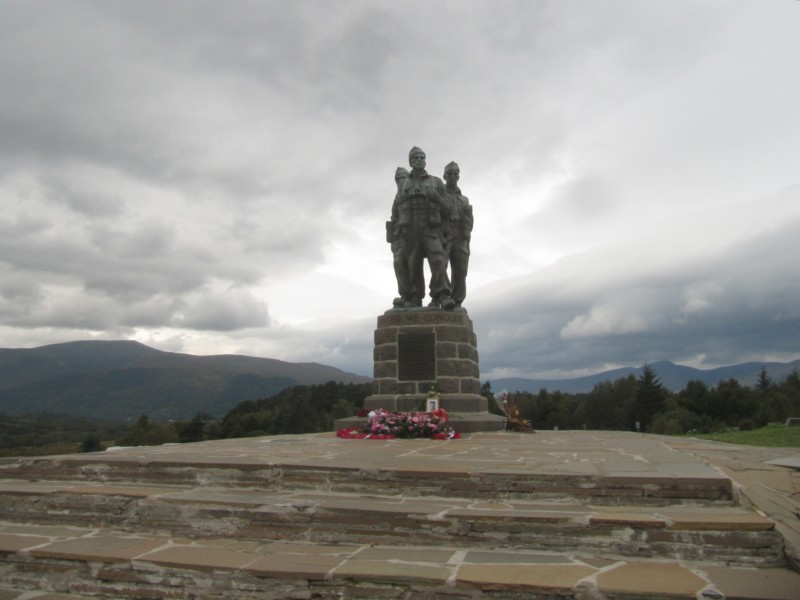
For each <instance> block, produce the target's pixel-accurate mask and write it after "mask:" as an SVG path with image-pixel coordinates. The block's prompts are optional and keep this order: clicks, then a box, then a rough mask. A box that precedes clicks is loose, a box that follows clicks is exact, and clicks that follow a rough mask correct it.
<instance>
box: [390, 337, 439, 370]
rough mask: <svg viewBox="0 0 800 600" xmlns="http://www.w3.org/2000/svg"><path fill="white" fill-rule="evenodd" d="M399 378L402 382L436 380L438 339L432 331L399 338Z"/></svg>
mask: <svg viewBox="0 0 800 600" xmlns="http://www.w3.org/2000/svg"><path fill="white" fill-rule="evenodd" d="M397 378H398V379H399V380H400V381H433V380H435V379H436V337H435V335H434V333H433V332H432V331H424V332H415V333H401V334H399V335H398V336H397Z"/></svg>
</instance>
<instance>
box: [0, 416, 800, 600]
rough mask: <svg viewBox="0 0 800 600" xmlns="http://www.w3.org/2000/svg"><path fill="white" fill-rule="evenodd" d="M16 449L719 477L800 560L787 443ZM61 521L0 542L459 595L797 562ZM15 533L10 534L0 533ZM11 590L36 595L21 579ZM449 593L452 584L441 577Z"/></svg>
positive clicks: (745, 572) (732, 592)
mask: <svg viewBox="0 0 800 600" xmlns="http://www.w3.org/2000/svg"><path fill="white" fill-rule="evenodd" d="M26 460H27V461H28V462H29V463H31V464H34V463H38V462H44V463H51V464H53V465H54V466H57V467H58V468H67V469H69V468H70V467H74V468H80V467H81V466H83V465H87V466H88V465H93V467H91V468H92V469H96V468H97V465H101V467H102V465H108V467H109V468H110V469H122V470H126V469H127V470H128V471H130V470H131V469H140V470H141V469H162V470H163V468H164V467H194V468H215V467H219V468H227V469H238V470H251V471H259V472H264V470H268V469H270V468H285V467H288V466H295V467H299V468H308V469H309V470H312V471H313V470H314V469H318V468H325V469H331V470H334V471H336V470H338V471H342V472H344V473H345V474H346V473H347V472H348V471H350V470H353V469H356V470H358V471H360V472H363V471H374V472H377V473H393V474H395V475H396V474H398V473H399V474H401V475H403V476H404V477H407V478H409V479H410V478H414V477H415V475H418V476H420V477H425V478H428V477H431V476H434V477H435V478H441V479H452V478H458V477H459V476H474V475H476V474H484V475H487V476H496V477H498V478H504V477H510V478H513V477H514V476H515V475H517V474H524V473H536V474H538V475H542V476H545V477H546V476H547V475H552V476H554V477H563V476H574V477H575V478H577V480H578V481H580V479H581V478H583V477H586V478H592V479H594V480H607V481H615V482H620V481H639V482H640V485H641V484H642V483H643V484H644V487H645V488H646V487H647V485H648V483H647V482H648V481H651V480H652V481H655V480H660V481H664V480H665V479H666V480H670V479H672V480H674V481H676V482H682V483H683V484H686V483H687V482H688V483H689V484H691V483H692V482H694V483H697V484H700V485H707V486H708V489H712V490H715V489H723V487H724V486H723V487H719V486H720V485H721V484H722V482H727V481H728V478H730V479H731V480H732V481H733V483H734V492H735V495H736V496H737V499H738V500H739V501H740V502H742V503H743V504H744V505H745V506H748V505H752V507H753V508H755V509H756V511H757V512H756V514H757V513H758V512H760V513H762V514H763V515H765V516H767V517H769V518H770V519H772V520H774V521H775V523H776V526H777V529H778V530H779V531H780V532H781V533H782V534H783V536H784V538H785V540H786V544H787V547H786V552H787V558H788V559H789V562H790V564H792V566H793V567H794V568H795V569H797V566H798V564H800V561H799V560H798V548H800V472H798V470H797V469H798V467H800V449H765V448H750V447H742V446H734V445H729V444H720V443H712V442H704V441H699V440H695V439H690V438H676V437H667V436H650V435H640V434H634V433H624V432H582V431H570V432H558V431H553V432H550V431H544V432H537V433H536V434H533V435H531V434H516V433H508V432H504V433H474V434H468V435H465V436H464V437H463V438H462V439H458V440H450V441H431V440H385V441H378V440H340V439H338V438H336V437H335V435H334V434H332V433H326V434H309V435H296V436H274V437H262V438H245V439H235V440H219V441H212V442H204V443H201V444H183V445H169V446H159V447H148V448H119V449H113V450H111V451H107V452H105V453H100V454H95V455H68V456H62V457H57V458H42V459H26ZM6 466H11V465H6ZM45 471H47V469H45ZM55 473H57V471H55V470H54V471H50V472H49V474H50V475H53V474H55ZM164 483H167V482H164ZM440 500H441V499H440ZM723 501H724V498H723ZM67 529H69V528H66V529H65V528H64V527H61V528H58V527H46V526H33V525H30V526H27V528H26V527H24V526H21V525H13V524H6V525H5V526H3V524H0V542H2V543H0V552H9V551H11V552H14V551H20V550H22V551H23V552H27V553H29V554H30V555H31V556H33V557H36V556H39V557H52V558H59V557H61V558H67V559H80V557H82V556H83V557H85V558H86V559H87V560H99V561H102V562H108V563H119V561H123V562H126V564H127V561H135V562H137V563H140V564H153V565H158V566H160V567H162V568H167V569H168V568H177V569H180V568H190V569H195V570H201V571H202V570H216V571H219V570H225V569H228V570H230V571H231V572H236V573H239V575H237V576H239V577H245V576H257V577H265V576H266V577H284V578H285V577H287V576H293V575H294V576H298V577H303V578H305V579H308V580H312V579H313V580H319V581H320V582H322V581H323V580H325V581H328V582H330V581H331V577H333V579H334V580H337V579H339V578H345V579H346V578H348V577H353V578H366V579H370V580H373V581H377V582H380V581H382V580H383V581H387V582H388V581H403V580H404V579H405V580H409V581H411V580H420V581H426V582H428V583H429V584H434V585H438V584H441V585H445V584H447V585H450V586H455V589H456V590H458V589H462V590H463V591H464V593H465V595H464V597H465V598H466V597H472V596H469V590H470V589H482V590H484V591H487V590H492V589H494V590H498V591H499V590H503V589H507V590H518V591H523V590H527V591H528V592H531V593H539V594H551V593H552V594H556V595H560V594H566V595H569V594H570V590H572V591H573V592H575V591H576V590H578V591H579V590H580V589H581V586H589V587H587V593H588V592H589V590H590V589H595V590H601V591H603V592H604V593H606V594H610V595H611V596H614V597H626V598H627V597H637V598H638V597H639V595H641V597H670V598H695V597H698V598H700V597H703V598H721V597H723V596H722V595H723V594H724V597H727V598H742V599H754V600H755V599H759V598H770V599H776V600H777V599H780V600H797V599H798V598H800V592H798V590H800V575H798V574H797V573H794V572H792V571H789V570H785V569H751V568H726V567H723V566H714V565H704V566H703V565H701V566H699V567H698V566H697V565H692V564H688V563H684V562H682V561H675V562H663V561H662V562H658V561H655V562H654V561H636V560H617V559H613V560H605V559H603V558H594V559H586V558H583V559H581V558H580V557H574V556H569V555H567V554H558V553H546V552H533V551H515V552H514V551H504V550H502V549H489V550H486V549H483V550H482V549H465V548H458V547H441V546H437V547H429V548H419V547H417V548H402V547H381V546H379V545H378V546H376V545H370V544H367V545H359V544H345V545H326V544H308V545H307V546H305V547H303V546H304V545H303V544H299V545H293V544H291V543H288V542H284V543H280V542H277V543H258V542H254V541H238V542H237V541H235V540H216V541H215V540H205V541H204V540H192V539H179V538H174V539H164V538H161V537H158V536H149V535H137V536H131V535H130V534H124V533H115V532H111V531H94V530H92V529H90V528H79V527H76V528H74V529H75V531H72V530H70V531H67ZM79 529H80V531H79ZM84 529H85V531H84ZM23 530H24V531H23ZM21 536H22V537H21ZM22 538H26V539H22ZM14 544H22V546H16V547H12V546H13V545H14ZM5 546H8V547H5ZM299 556H303V558H302V559H300V558H298V557H299ZM132 564H133V563H132ZM105 571H106V572H107V573H106V575H107V576H109V577H112V578H113V577H114V576H115V575H114V570H113V567H107V568H105ZM119 576H120V577H122V575H119ZM1 588H2V585H0V600H5V599H6V598H17V597H18V596H15V595H12V594H13V592H11V591H8V592H7V595H4V594H6V593H5V592H3V590H2V589H1ZM704 591H705V592H706V593H704ZM715 593H716V594H718V595H716V596H714V594H715ZM709 594H710V595H709ZM24 597H25V598H26V599H27V598H36V597H42V598H44V597H45V596H37V594H36V593H35V592H34V593H30V592H29V593H28V594H27V595H25V596H24ZM59 597H61V596H59ZM63 597H64V598H68V597H69V598H73V597H75V596H63ZM286 597H289V596H286ZM376 597H377V596H376ZM387 597H388V596H387ZM448 597H450V596H448ZM452 597H453V598H456V597H458V598H460V597H461V596H460V595H458V593H456V592H455V590H454V592H453V593H452ZM498 597H500V596H498ZM575 597H579V595H577V596H575ZM588 597H589V596H587V598H588Z"/></svg>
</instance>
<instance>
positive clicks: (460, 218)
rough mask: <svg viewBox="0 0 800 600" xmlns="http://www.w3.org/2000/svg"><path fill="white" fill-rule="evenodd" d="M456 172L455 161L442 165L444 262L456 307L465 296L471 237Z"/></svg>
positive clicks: (466, 200) (466, 205) (469, 216)
mask: <svg viewBox="0 0 800 600" xmlns="http://www.w3.org/2000/svg"><path fill="white" fill-rule="evenodd" d="M460 175H461V171H460V169H459V168H458V164H456V163H455V162H451V163H450V164H448V165H447V166H445V168H444V181H445V200H446V201H447V206H448V208H449V209H450V211H449V212H450V215H449V218H447V219H445V220H444V222H443V224H442V231H443V233H444V256H445V262H447V263H449V265H450V282H451V284H452V286H453V288H452V290H453V294H452V295H453V301H454V302H455V303H456V307H459V308H460V307H461V303H462V302H464V298H466V296H467V269H468V267H469V240H470V237H472V225H473V223H474V219H473V216H472V206H471V205H470V203H469V198H467V197H466V196H464V195H463V194H462V193H461V190H460V189H459V187H458V180H459V177H460Z"/></svg>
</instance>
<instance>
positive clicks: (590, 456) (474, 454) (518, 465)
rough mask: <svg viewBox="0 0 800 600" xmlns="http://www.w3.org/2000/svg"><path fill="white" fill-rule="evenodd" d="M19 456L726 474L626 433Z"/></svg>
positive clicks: (654, 439) (71, 461)
mask: <svg viewBox="0 0 800 600" xmlns="http://www.w3.org/2000/svg"><path fill="white" fill-rule="evenodd" d="M199 449H202V451H198V450H199ZM20 460H21V461H22V462H27V463H30V464H36V463H49V462H52V463H57V464H58V465H64V466H67V465H90V464H106V465H115V466H129V467H141V466H144V465H151V466H183V467H197V466H217V467H225V466H236V467H237V468H262V467H270V466H279V465H296V466H306V467H320V466H322V467H325V468H336V469H340V470H348V469H377V470H381V469H393V470H397V471H399V472H401V473H403V474H405V475H407V476H408V477H413V476H414V475H415V473H426V474H431V473H434V474H441V475H442V476H450V477H453V476H458V475H468V474H470V473H475V472H485V471H495V472H504V471H508V472H520V471H523V472H525V471H536V472H538V473H553V474H563V473H566V472H568V473H572V474H584V475H589V476H626V475H634V474H635V475H642V474H651V475H668V474H673V475H675V476H676V477H684V478H693V477H708V478H718V477H719V476H720V474H719V472H718V471H717V470H715V469H714V468H712V467H709V466H708V465H706V464H704V463H703V461H698V460H697V459H696V458H695V457H693V456H691V455H690V454H687V453H683V452H676V451H674V450H672V449H671V448H670V447H669V446H668V445H667V444H666V443H665V442H663V441H662V440H661V439H659V437H658V436H643V435H639V434H633V433H627V432H537V433H536V434H519V433H512V432H498V433H473V434H465V435H464V437H463V438H461V439H455V440H427V439H417V440H343V439H340V438H337V437H336V436H335V435H334V434H332V433H320V434H307V435H298V436H289V435H284V436H270V437H263V438H239V439H230V440H214V441H208V442H199V443H193V444H172V445H165V446H149V447H137V448H116V449H111V450H109V451H106V452H102V453H91V454H72V455H64V456H60V457H35V458H27V459H20ZM8 467H13V463H11V464H10V465H9V464H5V465H0V472H2V470H3V469H6V468H8Z"/></svg>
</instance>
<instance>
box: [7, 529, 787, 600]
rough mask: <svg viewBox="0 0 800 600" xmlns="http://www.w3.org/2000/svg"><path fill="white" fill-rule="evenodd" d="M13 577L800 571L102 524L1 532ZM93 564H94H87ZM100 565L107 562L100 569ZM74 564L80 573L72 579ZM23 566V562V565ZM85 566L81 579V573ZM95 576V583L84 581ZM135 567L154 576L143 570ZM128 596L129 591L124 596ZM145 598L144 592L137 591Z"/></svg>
mask: <svg viewBox="0 0 800 600" xmlns="http://www.w3.org/2000/svg"><path fill="white" fill-rule="evenodd" d="M0 554H3V555H4V563H5V565H6V566H5V567H4V569H5V571H6V576H7V577H9V579H7V581H14V582H15V585H16V586H20V585H21V584H23V583H24V584H25V585H24V586H23V587H24V588H25V589H39V588H38V586H39V585H40V584H39V583H37V582H38V580H39V578H41V577H42V576H45V577H46V575H44V573H46V570H47V569H46V568H45V570H41V569H33V570H32V571H29V572H30V573H31V574H32V577H33V579H32V580H31V581H29V582H28V581H26V580H25V573H26V568H27V567H30V566H31V564H32V563H34V562H35V563H37V564H41V565H42V566H43V567H44V566H45V565H47V564H57V565H58V572H59V581H60V582H62V584H63V582H65V581H67V582H69V584H68V585H69V587H68V588H67V589H64V590H56V591H64V592H70V593H72V592H75V593H87V592H89V593H93V592H94V591H97V590H96V589H95V590H93V588H92V586H93V585H95V586H98V587H99V588H101V589H102V588H104V586H105V587H107V586H109V585H111V586H113V585H114V584H122V588H126V589H128V590H129V591H131V593H132V594H133V593H136V591H137V590H139V591H141V590H142V589H147V588H154V587H157V586H158V582H159V581H160V580H163V581H167V580H170V581H172V580H173V578H174V577H175V576H176V574H180V573H183V574H184V575H185V574H186V573H187V572H196V573H202V574H203V576H204V577H206V578H208V577H212V578H217V577H220V578H222V579H225V578H227V579H230V574H231V573H236V579H237V580H239V579H240V578H243V579H246V580H247V582H248V583H250V584H251V583H252V582H261V583H262V584H263V585H265V586H266V587H267V588H268V587H270V586H273V585H274V584H276V583H280V582H281V581H283V582H286V581H290V582H292V585H296V584H297V583H298V581H299V582H304V584H305V585H307V586H309V587H313V586H315V585H318V586H319V585H321V586H325V585H329V586H330V585H332V584H338V585H340V586H341V585H346V584H360V583H365V582H367V583H370V582H371V583H374V584H383V585H387V584H390V585H397V586H400V587H405V588H408V589H419V590H431V589H434V588H450V589H452V588H455V589H464V590H475V589H478V590H493V591H496V590H509V591H517V592H530V593H532V594H545V595H546V594H551V595H558V594H572V593H577V592H579V591H580V593H582V594H584V596H582V597H603V596H594V595H590V594H606V595H613V596H614V597H618V598H625V597H632V598H633V597H640V596H642V595H659V597H661V596H665V597H673V596H674V597H684V598H695V597H697V598H709V599H713V598H723V597H725V595H726V594H732V593H733V592H734V591H736V592H738V593H739V597H746V596H741V592H742V587H741V586H742V585H743V582H744V583H746V584H747V585H749V586H751V587H752V586H755V588H754V589H756V590H758V593H759V595H758V596H752V597H753V598H761V599H762V600H773V599H774V600H787V599H788V598H792V596H787V595H786V592H787V590H791V591H792V593H796V590H797V589H800V574H797V573H794V572H792V571H789V570H788V569H781V568H778V569H752V568H737V567H725V566H717V565H707V564H702V563H690V562H668V561H663V560H653V561H646V560H635V561H626V560H616V559H611V560H608V559H604V558H599V557H591V556H588V557H587V556H578V555H575V556H567V555H564V554H556V553H544V552H527V551H513V552H510V551H508V550H503V549H496V548H485V549H468V550H464V549H458V548H452V547H416V548H408V547H392V546H374V545H355V544H310V543H289V542H270V543H259V542H240V541H237V540H229V539H217V540H209V541H197V540H180V539H169V538H159V537H145V536H131V535H123V534H119V533H113V532H109V531H97V532H94V533H93V534H89V535H83V536H79V537H68V536H61V537H60V538H57V539H53V538H49V537H44V536H37V535H35V534H33V533H26V534H22V533H0ZM84 563H92V565H93V567H92V568H91V569H85V568H83V569H82V568H80V566H79V565H80V564H84ZM97 563H99V564H100V566H97ZM70 564H72V565H73V567H74V568H75V574H74V577H69V578H65V577H64V573H65V569H66V568H67V567H68V566H69V565H70ZM17 567H18V568H17ZM81 572H82V573H84V578H83V579H82V578H81V575H80V573H81ZM86 573H89V574H90V578H91V579H92V580H94V583H93V582H92V581H90V580H86V579H85V574H86ZM135 573H141V574H142V575H146V577H145V576H143V577H136V576H134V574H135ZM120 597H124V596H120ZM132 597H138V596H132Z"/></svg>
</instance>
